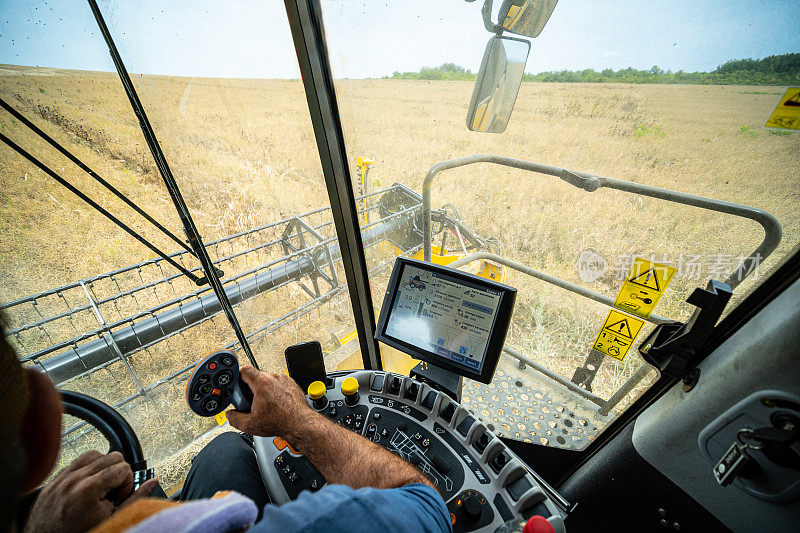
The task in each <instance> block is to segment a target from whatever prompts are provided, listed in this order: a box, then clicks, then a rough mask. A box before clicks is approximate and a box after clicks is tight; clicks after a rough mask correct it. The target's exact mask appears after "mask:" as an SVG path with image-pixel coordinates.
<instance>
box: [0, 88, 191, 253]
mask: <svg viewBox="0 0 800 533" xmlns="http://www.w3.org/2000/svg"><path fill="white" fill-rule="evenodd" d="M0 107H2V108H3V109H5V110H6V111H8V113H9V114H10V115H11V116H12V117H14V118H15V119H17V120H19V121H20V122H22V124H24V125H25V126H26V127H27V128H28V129H30V130H31V131H32V132H34V133H35V134H36V135H38V136H39V137H40V138H42V139H43V140H44V141H45V142H47V143H48V144H49V145H50V146H52V147H53V148H55V149H56V150H58V151H59V152H61V154H63V155H64V157H66V158H67V159H69V160H70V161H72V162H73V163H75V164H76V165H77V166H78V167H79V168H80V169H81V170H83V171H84V172H86V173H87V174H89V175H90V176H91V177H92V178H94V180H95V181H97V182H98V183H99V184H100V185H102V186H103V187H105V188H106V189H108V190H109V191H110V192H111V193H112V194H114V196H116V197H117V198H119V199H120V200H122V201H123V202H125V204H126V205H127V206H128V207H130V208H131V209H133V210H134V211H136V212H137V213H139V214H140V215H141V216H142V217H143V218H144V219H145V220H147V221H148V222H150V223H151V224H152V225H153V226H155V227H156V228H158V229H159V230H160V231H161V232H162V233H163V234H164V235H166V236H167V237H169V238H170V239H172V240H173V241H175V242H176V243H178V245H180V247H181V248H183V249H184V250H186V251H187V252H189V253H190V254H192V255H195V254H194V251H193V250H192V249H191V248H189V246H187V244H186V243H185V242H183V241H182V240H180V239H179V238H178V237H176V236H175V234H173V233H172V232H171V231H169V230H168V229H167V228H165V227H164V226H163V225H161V224H160V223H159V222H158V221H157V220H156V219H154V218H153V217H152V216H150V215H149V214H148V213H147V212H146V211H145V210H144V209H142V208H141V207H139V206H138V205H136V204H135V203H134V202H133V201H132V200H131V199H130V198H128V197H127V196H125V195H124V194H123V193H122V192H121V191H120V190H118V189H117V188H116V187H114V186H113V185H111V184H110V183H109V182H107V181H106V180H104V179H103V178H102V177H101V176H100V175H99V174H97V172H95V171H94V170H92V169H91V168H89V166H88V165H86V164H85V163H84V162H83V161H81V160H80V159H78V158H77V157H75V156H74V155H73V154H72V153H71V152H70V151H69V150H67V149H66V148H64V147H63V146H62V145H61V144H59V143H58V142H57V141H56V140H55V139H53V138H52V137H50V136H49V135H48V134H46V133H45V132H44V131H42V130H41V129H39V127H38V126H37V125H36V124H34V123H33V122H31V121H30V120H28V119H27V118H26V117H25V116H23V115H22V114H21V113H20V112H19V111H17V110H16V109H14V108H13V107H12V106H11V105H10V104H9V103H8V102H6V101H5V100H3V99H2V98H0ZM37 166H38V165H37ZM159 255H160V254H159Z"/></svg>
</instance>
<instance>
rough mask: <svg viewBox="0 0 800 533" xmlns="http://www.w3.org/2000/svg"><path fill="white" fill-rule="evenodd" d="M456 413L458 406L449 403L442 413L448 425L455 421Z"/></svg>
mask: <svg viewBox="0 0 800 533" xmlns="http://www.w3.org/2000/svg"><path fill="white" fill-rule="evenodd" d="M455 413H456V405H455V404H454V403H448V404H447V407H445V408H444V410H443V411H442V415H441V416H442V418H444V419H445V420H446V421H447V423H450V420H452V419H453V415H454V414H455Z"/></svg>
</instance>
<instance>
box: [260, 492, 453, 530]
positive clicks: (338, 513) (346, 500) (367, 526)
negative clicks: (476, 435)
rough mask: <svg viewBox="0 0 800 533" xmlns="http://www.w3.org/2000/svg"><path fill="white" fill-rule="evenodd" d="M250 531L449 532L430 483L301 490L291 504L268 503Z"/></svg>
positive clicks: (441, 503)
mask: <svg viewBox="0 0 800 533" xmlns="http://www.w3.org/2000/svg"><path fill="white" fill-rule="evenodd" d="M249 531H252V532H257V533H266V532H267V531H276V532H280V533H294V532H301V531H302V532H320V533H335V532H339V531H341V532H347V533H355V532H360V531H363V532H376V531H397V532H402V531H408V532H412V531H413V532H421V531H424V532H431V533H439V532H448V533H449V532H450V531H452V527H451V525H450V513H449V511H448V510H447V507H446V506H445V504H444V501H443V500H442V497H441V496H440V495H439V494H438V493H437V492H436V491H435V490H434V489H432V488H431V487H429V486H427V485H424V484H422V483H412V484H410V485H406V486H404V487H400V488H397V489H372V488H363V489H352V488H350V487H346V486H344V485H327V486H325V487H323V488H322V489H321V490H320V491H319V492H316V493H311V492H308V491H303V492H302V493H301V494H300V496H299V497H298V498H297V499H296V500H294V501H291V502H288V503H286V504H284V505H281V506H280V507H278V506H277V505H267V506H266V507H264V516H263V518H262V519H261V521H260V522H258V523H257V524H256V525H254V526H253V527H252V528H251V529H250V530H249Z"/></svg>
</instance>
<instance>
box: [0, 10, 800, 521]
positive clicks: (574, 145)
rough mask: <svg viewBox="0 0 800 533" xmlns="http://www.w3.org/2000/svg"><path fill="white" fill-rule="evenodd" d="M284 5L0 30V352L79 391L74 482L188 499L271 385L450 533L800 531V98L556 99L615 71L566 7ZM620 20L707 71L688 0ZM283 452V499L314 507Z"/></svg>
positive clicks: (79, 16) (40, 16)
mask: <svg viewBox="0 0 800 533" xmlns="http://www.w3.org/2000/svg"><path fill="white" fill-rule="evenodd" d="M272 4H273V3H269V2H267V3H264V5H262V4H257V3H247V2H245V3H237V4H233V5H228V4H227V3H225V4H224V5H218V4H215V3H212V2H200V3H199V4H198V3H191V4H190V3H181V2H178V3H175V4H171V5H159V6H155V5H149V4H147V5H142V6H136V5H135V4H131V5H126V4H125V3H122V4H120V3H117V2H105V1H103V2H97V1H96V0H89V1H88V3H86V4H82V3H79V2H78V3H75V4H74V5H72V4H70V5H66V4H65V5H60V4H59V5H52V4H50V3H42V2H33V1H30V2H22V3H20V4H19V5H13V6H12V5H7V6H2V7H0V14H2V15H3V17H0V18H4V19H6V22H5V26H4V27H5V28H6V29H8V30H9V32H8V34H9V35H13V37H14V38H13V39H10V37H5V36H4V37H0V40H2V41H3V59H2V60H0V63H7V64H0V107H2V108H3V109H2V110H0V141H2V145H0V146H2V147H0V151H1V152H2V160H1V161H0V165H2V167H3V177H2V180H3V190H2V195H0V220H1V221H2V224H3V233H4V236H3V238H2V241H3V242H2V245H0V291H2V292H0V313H1V314H0V325H2V328H3V332H4V333H5V336H6V339H7V340H8V342H9V343H10V344H11V345H12V346H13V348H14V349H15V351H16V353H17V355H18V357H19V359H20V361H21V362H22V364H23V366H25V367H31V368H35V369H37V370H39V371H41V372H43V373H45V374H46V375H47V376H48V377H49V378H50V379H51V380H52V381H53V383H54V384H55V385H56V386H57V387H58V388H59V389H60V390H61V391H62V396H63V400H64V404H65V413H66V415H65V419H64V425H63V436H62V452H61V455H60V458H59V465H60V466H65V465H67V464H69V462H70V461H72V460H73V459H75V458H76V457H77V456H78V455H80V454H81V453H83V452H85V451H87V450H91V449H100V450H103V451H104V450H105V449H109V448H110V449H116V450H120V451H123V454H124V456H125V458H126V460H128V462H130V463H131V464H132V465H133V466H134V470H135V473H136V482H137V483H141V482H142V481H145V480H146V479H148V478H151V477H153V476H158V478H159V479H160V481H161V487H162V488H163V490H164V492H165V494H164V496H165V497H171V498H176V497H177V496H178V495H180V491H181V487H182V485H183V482H184V479H185V476H186V473H187V471H188V469H189V466H190V464H191V459H192V458H193V457H194V456H195V455H196V454H197V453H198V451H199V450H200V449H202V447H203V446H204V445H205V444H207V443H208V442H210V441H211V440H212V439H213V438H214V437H216V436H217V435H219V434H220V433H223V432H227V431H235V430H234V429H233V428H232V427H231V426H230V425H229V424H228V422H227V420H226V419H225V416H224V412H222V411H223V410H224V407H225V406H226V405H228V404H231V403H232V404H233V405H234V406H235V407H237V408H241V409H242V410H244V409H246V408H249V402H250V401H251V400H252V396H249V395H248V394H249V390H245V389H243V388H241V387H240V386H238V385H236V384H237V383H239V381H238V370H237V369H236V367H237V366H238V365H239V364H241V365H244V364H252V365H253V366H256V367H257V368H259V369H261V370H268V371H273V372H279V373H280V372H286V373H287V374H289V375H290V376H291V377H293V378H294V379H295V380H296V381H297V382H298V383H299V384H300V385H301V388H303V389H305V390H304V392H308V397H309V400H308V401H309V405H311V406H312V407H313V408H314V409H316V410H318V411H320V412H321V413H323V414H325V415H326V416H328V417H329V418H331V419H333V420H334V421H336V422H337V423H339V424H341V425H343V426H345V427H347V428H348V429H351V430H352V431H354V432H357V433H359V434H361V435H363V436H365V437H366V438H368V439H370V440H373V441H374V442H377V443H378V444H380V445H381V446H384V447H386V448H388V449H389V450H390V451H393V452H395V453H397V454H398V455H400V456H401V457H403V458H404V459H406V460H408V461H409V462H411V463H412V464H414V465H415V466H416V467H417V468H418V469H419V470H420V471H421V472H422V473H423V474H424V475H426V476H427V477H428V478H429V479H430V480H431V481H432V482H433V483H434V484H435V485H436V486H437V488H438V490H439V492H440V493H441V495H442V497H443V498H444V500H445V503H446V504H447V507H448V509H449V510H450V513H451V515H450V516H451V520H452V525H453V530H454V531H486V532H494V531H517V530H518V531H522V525H521V524H524V523H526V522H528V521H529V520H531V519H532V518H533V517H541V519H537V520H544V521H546V522H547V524H548V526H547V527H549V528H550V529H549V530H552V531H556V532H563V531H587V530H600V531H605V530H612V529H613V530H619V531H727V530H732V531H742V532H744V531H775V532H777V531H795V530H797V528H798V525H800V370H798V368H800V366H798V364H797V360H798V355H799V354H798V348H797V346H798V345H800V338H798V336H799V335H800V328H799V327H798V326H797V324H798V323H800V281H798V277H799V276H800V255H799V254H798V244H799V243H800V215H799V213H800V209H798V207H800V206H799V205H798V203H799V201H800V198H798V194H797V191H798V180H799V179H800V177H799V176H798V168H800V165H799V164H800V145H799V144H798V139H799V138H800V134H798V133H796V128H797V127H800V114H797V113H795V111H794V109H795V107H796V105H794V104H792V101H793V100H792V98H793V97H792V94H791V91H792V88H791V87H786V84H787V83H793V84H794V86H795V87H796V88H795V89H794V90H796V91H797V92H798V96H797V97H796V98H798V101H800V88H797V87H800V82H799V81H797V80H796V79H795V81H794V82H791V81H786V82H784V81H783V80H784V78H781V77H780V75H779V74H774V75H773V74H770V76H773V77H764V78H758V77H757V76H756V74H752V72H756V67H755V66H753V65H760V64H761V63H760V62H759V61H753V60H749V61H752V62H751V63H748V65H750V67H747V68H750V69H751V70H746V69H745V70H741V69H740V70H734V69H733V67H731V68H730V69H727V70H726V69H725V68H723V67H725V65H727V63H726V64H725V65H722V66H720V67H718V68H717V70H716V71H713V72H711V71H712V70H713V65H712V66H711V67H709V68H708V69H707V70H709V72H694V71H693V70H691V69H694V70H698V71H699V70H700V67H695V66H694V65H695V64H701V63H687V66H686V67H685V68H686V72H683V70H681V71H680V72H673V71H671V70H670V71H667V72H665V71H663V70H661V69H660V68H659V67H652V69H650V70H635V69H634V68H630V69H627V70H624V69H622V70H620V69H619V68H618V69H617V70H614V69H611V68H609V69H606V70H607V71H609V72H610V73H609V72H606V70H603V71H602V72H595V71H594V70H592V71H591V73H589V74H587V72H588V71H579V72H573V71H570V72H568V71H566V70H563V71H561V72H557V70H560V69H564V68H568V67H570V68H571V66H572V65H573V63H570V61H572V59H569V60H567V59H565V60H564V62H563V63H559V57H558V54H559V53H561V54H564V55H565V56H566V54H567V52H566V50H567V48H568V47H567V45H566V44H564V43H577V42H579V40H580V39H584V38H585V39H587V44H586V45H585V46H587V47H588V46H594V45H597V46H599V45H598V44H597V43H595V42H594V41H593V40H592V39H591V38H590V37H587V36H586V34H588V33H592V31H593V30H591V29H590V28H588V27H584V25H586V24H588V22H589V21H588V19H587V18H586V16H587V15H586V13H583V12H582V11H581V9H582V8H576V7H574V6H571V5H570V3H568V2H562V3H560V4H559V3H557V0H494V1H493V0H485V1H484V2H483V3H481V2H474V0H467V1H466V2H464V1H463V0H458V1H456V0H448V1H446V2H441V3H440V2H435V3H433V4H435V5H431V4H432V3H431V2H422V1H420V2H389V3H383V2H381V3H380V4H381V5H375V6H373V5H372V2H367V3H350V2H340V1H334V0H324V1H314V0H286V1H285V2H284V3H283V5H281V4H276V5H272ZM356 4H357V5H356ZM376 4H377V3H376ZM384 4H386V5H384ZM440 4H441V5H440ZM626 5H627V6H628V7H627V8H624V7H623V6H617V7H615V8H614V9H615V10H617V11H618V13H617V15H615V16H614V17H610V16H609V15H608V14H604V15H603V16H602V22H603V24H606V25H608V26H609V28H612V29H613V28H616V29H615V30H613V32H612V33H614V34H615V35H617V37H615V39H618V40H619V43H617V44H618V46H619V47H620V48H621V49H620V50H616V49H614V50H610V49H609V50H607V51H606V52H607V54H608V56H607V57H608V58H609V61H610V63H609V64H613V65H618V64H619V65H621V64H622V63H619V61H618V58H617V56H620V55H622V56H623V57H624V58H625V61H623V63H624V64H625V65H628V64H633V65H634V66H636V65H638V64H639V63H641V62H642V61H649V62H650V63H649V64H663V63H660V62H669V61H677V60H676V59H675V56H674V54H672V53H671V52H670V51H669V50H666V49H665V48H664V46H663V43H664V42H666V40H673V39H674V41H675V43H676V44H675V46H676V47H678V46H679V45H680V46H687V47H688V48H691V50H694V51H693V52H686V51H681V53H685V54H686V58H691V57H692V56H693V55H694V56H698V57H699V55H701V54H700V53H699V52H697V48H692V47H701V44H702V43H700V41H701V40H702V39H700V38H699V37H698V35H697V32H698V31H699V30H698V29H697V28H693V27H691V25H690V24H688V23H687V24H686V25H683V24H678V25H676V21H677V22H679V21H682V20H684V21H685V20H688V19H691V18H692V17H695V16H699V15H697V14H696V13H694V12H693V11H692V10H689V9H688V8H687V6H685V5H683V4H675V5H670V4H669V3H667V4H665V5H663V6H659V7H658V8H657V9H655V11H656V12H657V13H645V11H646V10H644V8H643V7H641V6H630V5H628V4H626ZM592 9H594V8H592ZM625 9H630V10H631V13H630V14H629V15H626V14H625V13H624V11H625ZM698 9H699V10H700V11H703V10H705V9H706V8H704V7H701V8H698ZM753 9H755V8H752V7H749V8H747V9H744V10H743V12H742V13H741V17H740V18H741V19H742V20H744V19H747V18H748V17H749V16H750V15H753V14H752V13H749V11H752V10H753ZM748 10H749V11H748ZM758 10H760V11H759V13H760V15H759V16H760V17H761V18H763V19H764V20H767V21H771V22H769V24H773V23H774V24H775V25H776V26H775V27H777V28H780V27H783V26H781V24H783V23H782V22H780V21H781V20H783V19H784V18H785V17H786V16H788V15H787V14H786V13H784V14H781V13H780V11H781V10H780V9H779V8H778V6H762V7H760V8H758ZM733 11H735V10H734V9H733V8H731V12H732V13H733ZM789 11H792V12H793V13H794V20H796V15H798V9H796V6H795V7H792V8H790V9H789ZM703 12H704V11H703ZM734 15H735V16H734ZM734 15H732V17H734V18H736V17H739V15H736V14H735V13H734ZM596 16H597V17H599V16H600V15H599V14H596ZM753 16H755V15H753ZM636 17H642V20H641V21H639V22H638V24H641V27H642V28H644V29H646V30H647V32H650V33H652V34H653V35H654V36H653V37H652V44H648V45H647V46H645V45H643V44H642V43H646V42H649V41H647V40H646V39H645V40H642V39H641V38H638V37H637V38H634V37H622V36H619V35H620V33H621V32H623V29H625V28H626V27H627V26H626V24H627V23H625V22H624V21H623V19H628V18H629V19H630V20H638V19H636ZM434 21H435V24H434ZM740 22H741V20H739V19H736V20H734V21H730V20H727V19H724V18H719V20H717V19H715V21H714V22H713V23H712V24H710V29H709V30H708V31H709V35H714V36H717V37H719V36H720V35H725V34H727V33H730V32H731V28H733V27H739V26H737V24H739V23H740ZM603 24H599V23H598V27H599V26H603ZM765 24H766V23H765ZM0 27H3V26H2V23H1V22H0ZM12 27H13V28H15V29H14V30H13V31H11V28H12ZM65 28H69V31H67V30H65ZM609 28H605V27H603V28H600V29H597V30H596V32H598V35H600V34H603V32H609V31H612V30H611V29H609ZM629 30H630V29H629V28H628V29H626V30H625V32H628V31H629ZM643 31H644V30H643ZM754 31H755V30H754ZM775 31H776V40H778V41H781V42H780V45H776V48H775V50H782V51H791V50H790V48H791V47H792V46H795V47H796V46H797V45H798V41H797V38H796V36H794V35H791V31H788V30H787V32H786V33H785V35H784V33H781V31H778V30H775ZM3 33H6V32H3ZM656 34H658V36H656ZM662 34H663V35H662ZM143 35H148V38H143ZM603 35H604V34H603ZM582 36H583V37H582ZM720 38H721V37H720ZM744 41H745V44H743V45H742V46H743V47H744V48H736V50H737V51H736V54H740V55H741V54H744V55H747V54H748V53H749V54H751V55H754V56H758V57H763V56H765V55H769V54H766V53H765V54H762V48H758V47H755V45H753V47H754V48H753V51H752V52H750V51H749V49H748V48H747V46H750V45H751V44H752V43H753V42H754V41H753V40H752V39H749V38H748V39H745V40H744ZM598 42H599V41H598ZM670 42H671V41H670ZM684 42H685V43H691V44H685V45H684V44H683V43H684ZM721 42H722V43H723V45H724V44H725V43H726V42H727V41H724V40H723V41H721ZM36 43H39V44H36ZM475 43H478V44H477V45H475ZM484 43H485V44H484ZM559 43H561V44H559ZM591 43H594V44H591ZM640 45H641V46H645V48H644V50H643V51H642V50H633V48H635V47H636V46H640ZM723 45H720V50H728V49H730V47H728V48H725V46H727V45H725V46H723ZM484 46H485V48H484ZM570 46H571V45H570ZM565 47H566V48H565ZM462 48H463V49H462ZM741 50H745V52H741ZM769 50H772V49H771V48H770V49H769ZM599 53H601V52H599ZM714 53H716V52H714ZM719 53H721V54H723V56H720V57H722V59H721V60H720V61H719V63H724V61H727V60H732V59H737V58H738V57H739V56H738V55H736V56H730V57H729V56H725V55H724V54H725V53H727V52H719ZM777 53H778V52H775V53H774V54H773V55H777ZM781 53H782V52H781ZM548 54H549V55H548ZM758 54H762V55H758ZM451 57H452V58H454V60H455V59H456V58H461V59H458V61H461V62H462V63H465V64H469V65H472V67H473V68H477V69H478V70H477V72H475V73H473V71H472V70H469V69H465V68H461V67H459V66H458V65H457V64H455V63H451V62H450V59H449V58H451ZM542 57H545V59H546V60H541V58H542ZM570 57H572V56H570ZM576 57H577V56H576ZM587 57H588V56H587ZM781 57H785V63H786V64H789V65H796V66H798V72H795V73H794V74H795V75H797V74H800V54H785V56H781ZM767 59H769V58H767ZM767 59H765V60H763V61H767ZM686 60H687V61H689V59H686ZM698 61H699V60H698ZM715 61H716V60H715ZM776 61H778V60H776ZM781 61H784V60H781ZM792 61H793V62H794V63H792ZM437 62H438V63H439V64H441V63H443V65H442V67H441V68H437V69H434V68H427V69H426V68H423V69H422V70H420V71H419V72H401V70H407V69H411V68H420V67H423V66H425V65H430V64H435V63H437ZM678 63H680V62H679V61H678ZM731 63H736V62H731ZM591 64H593V65H595V64H597V63H591ZM676 64H677V63H676ZM782 64H783V63H782ZM534 65H535V66H534ZM554 65H555V66H554ZM715 65H716V63H715ZM540 66H541V67H542V68H540V69H539V70H538V71H544V70H552V72H543V73H542V74H540V75H533V74H531V73H532V72H537V68H539V67H540ZM556 66H558V68H557V67H556ZM751 67H752V68H751ZM648 68H649V66H648ZM742 68H744V67H742ZM781 68H783V67H781ZM792 68H794V67H792ZM745 71H746V72H748V73H749V74H746V75H747V76H753V77H752V78H747V79H752V80H754V81H753V82H748V84H747V85H745V84H744V82H741V81H738V82H737V81H735V79H738V78H735V76H745V74H742V73H743V72H745ZM392 72H393V74H391V73H392ZM565 73H566V74H565ZM590 75H591V76H595V75H596V76H595V77H596V79H588V80H587V78H586V77H587V76H590ZM701 75H706V77H705V78H702V79H701V77H700V76H701ZM781 75H782V74H781ZM559 76H562V77H563V78H564V79H561V78H558V77H559ZM569 76H573V77H574V78H575V79H571V78H570V77H569ZM580 76H583V77H580ZM603 76H605V78H603ZM614 76H617V77H614ZM624 76H628V78H625V77H624ZM637 76H638V77H639V78H641V79H639V78H637V79H639V81H638V82H635V83H631V79H633V78H636V77H637ZM648 76H649V77H648ZM681 76H684V78H681ZM689 76H697V80H699V81H691V80H695V78H690V77H689ZM557 78H558V79H557ZM606 78H607V79H606ZM682 80H683V81H682ZM685 80H689V82H687V81H685ZM731 80H734V81H731ZM759 80H767V81H766V82H762V81H759ZM776 80H777V81H776ZM551 81H567V82H575V83H546V82H551ZM587 81H590V82H591V83H587ZM616 81H621V83H616ZM793 106H794V107H793ZM784 108H785V109H784ZM782 109H783V110H784V111H781V110H782ZM773 110H774V113H773ZM780 112H784V113H785V114H784V115H780ZM792 113H795V114H794V115H793V114H792ZM795 115H797V118H796V125H793V124H795V122H794V120H795V119H794V118H792V117H794V116H795ZM762 124H766V127H762ZM793 128H795V129H793ZM287 348H289V349H288V350H287ZM209 369H210V370H209ZM209 380H210V382H213V383H215V384H217V385H218V386H219V383H222V384H223V385H228V384H231V388H230V390H229V391H228V389H225V388H224V387H222V388H223V390H226V391H228V392H227V394H228V396H230V398H227V399H226V400H225V402H220V401H218V398H214V397H212V396H211V394H212V393H211V392H209V391H211V390H212V388H211V386H210V385H209V386H208V387H207V389H208V390H206V388H204V386H205V385H206V383H208V382H209ZM320 381H321V382H322V384H323V385H324V387H323V386H322V385H319V382H320ZM214 390H217V389H216V388H215V389H214ZM215 394H216V393H215ZM223 404H224V405H223ZM765 435H766V436H765ZM278 437H280V436H279V435H278V436H275V438H264V437H256V438H255V439H254V440H253V449H254V451H255V454H256V457H257V459H258V463H259V469H260V472H261V475H262V478H263V480H264V483H265V486H266V488H267V491H268V492H269V495H270V498H271V500H272V501H273V503H277V504H282V503H285V502H288V501H290V500H293V499H295V498H297V497H298V495H299V494H300V493H301V492H302V491H303V490H310V491H312V492H313V491H316V490H319V489H320V488H321V487H322V486H324V485H325V483H326V480H325V479H324V477H323V476H322V475H321V474H320V473H319V471H318V470H317V469H316V468H315V467H314V465H312V464H311V463H310V462H309V461H308V460H307V459H306V458H305V457H303V456H302V455H301V454H299V453H297V452H295V451H294V449H293V448H292V447H291V446H290V445H291V443H288V447H287V443H286V442H285V441H283V440H282V439H280V438H278ZM745 463H748V464H749V466H748V467H747V468H745V466H744V465H745ZM286 465H290V466H291V468H292V469H293V470H292V469H289V470H284V468H287V469H288V468H289V466H286ZM234 467H235V465H231V468H234ZM290 471H291V473H289V472H290ZM298 473H299V475H298ZM511 524H515V525H514V526H511ZM540 526H541V527H544V526H542V525H541V524H540ZM511 527H518V529H516V530H515V529H509V528H511ZM504 528H506V529H504ZM541 531H545V529H542V530H541Z"/></svg>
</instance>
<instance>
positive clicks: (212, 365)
mask: <svg viewBox="0 0 800 533" xmlns="http://www.w3.org/2000/svg"><path fill="white" fill-rule="evenodd" d="M208 369H209V370H216V369H217V363H208Z"/></svg>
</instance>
